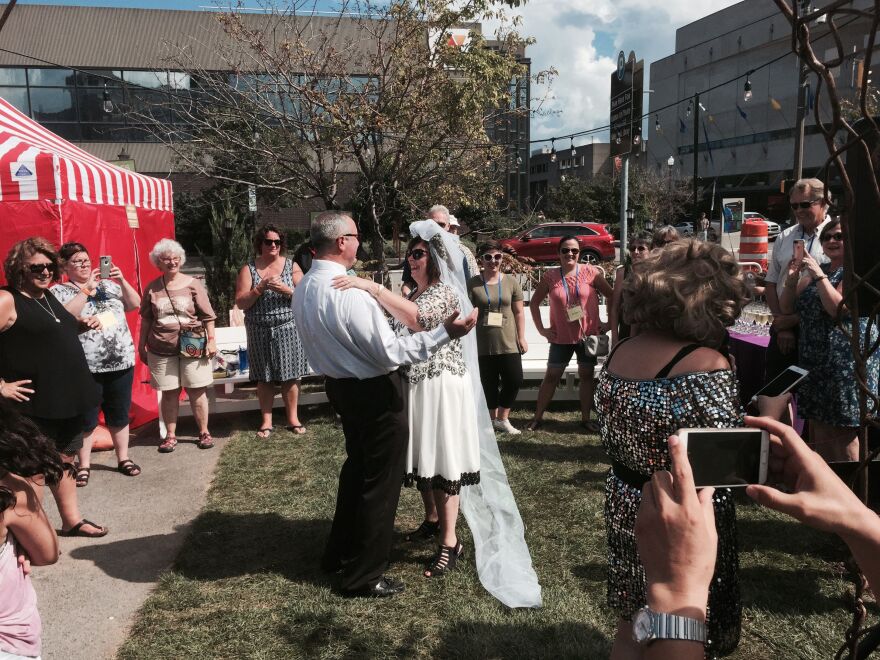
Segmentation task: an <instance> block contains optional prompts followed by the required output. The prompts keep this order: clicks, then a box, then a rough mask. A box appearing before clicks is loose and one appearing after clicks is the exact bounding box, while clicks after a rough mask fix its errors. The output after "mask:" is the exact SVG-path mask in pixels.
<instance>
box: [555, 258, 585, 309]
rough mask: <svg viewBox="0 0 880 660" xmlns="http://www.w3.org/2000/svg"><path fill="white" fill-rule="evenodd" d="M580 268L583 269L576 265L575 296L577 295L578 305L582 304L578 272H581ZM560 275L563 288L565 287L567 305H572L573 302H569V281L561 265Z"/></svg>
mask: <svg viewBox="0 0 880 660" xmlns="http://www.w3.org/2000/svg"><path fill="white" fill-rule="evenodd" d="M580 269H581V267H580V266H575V267H574V297H575V300H577V304H578V305H580V304H581V293H580V289H579V288H578V286H579V284H578V273H579V272H580ZM559 277H561V278H562V286H563V288H565V306H566V307H571V304H570V303H569V296H568V283H567V282H566V281H565V273H563V272H562V267H561V266H560V268H559Z"/></svg>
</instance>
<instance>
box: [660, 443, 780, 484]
mask: <svg viewBox="0 0 880 660" xmlns="http://www.w3.org/2000/svg"><path fill="white" fill-rule="evenodd" d="M676 435H677V436H678V438H679V441H680V442H681V444H682V445H683V446H684V448H685V450H686V452H687V457H688V460H689V461H690V464H691V470H692V471H693V474H694V484H695V485H696V486H697V488H701V487H703V486H716V487H718V488H735V487H740V486H747V485H749V484H763V483H766V482H767V463H768V460H769V454H770V436H769V434H768V433H767V432H766V431H763V430H761V429H752V428H743V429H717V428H698V429H679V430H678V432H677V433H676Z"/></svg>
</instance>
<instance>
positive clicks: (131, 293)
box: [68, 266, 141, 312]
mask: <svg viewBox="0 0 880 660" xmlns="http://www.w3.org/2000/svg"><path fill="white" fill-rule="evenodd" d="M110 279H113V280H116V281H117V284H119V288H120V289H122V306H123V307H124V308H125V311H126V312H130V311H131V310H133V309H137V308H138V306H139V305H140V304H141V296H140V294H139V293H138V292H137V291H136V290H135V288H134V287H133V286H132V285H131V284H129V283H128V280H127V279H125V276H124V275H123V274H122V270H121V269H120V268H119V266H113V268H111V269H110ZM68 311H70V310H68Z"/></svg>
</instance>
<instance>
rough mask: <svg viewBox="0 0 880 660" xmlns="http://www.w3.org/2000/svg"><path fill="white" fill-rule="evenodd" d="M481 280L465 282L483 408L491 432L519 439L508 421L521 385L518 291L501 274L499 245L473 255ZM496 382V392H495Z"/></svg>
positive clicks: (522, 321)
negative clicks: (473, 315)
mask: <svg viewBox="0 0 880 660" xmlns="http://www.w3.org/2000/svg"><path fill="white" fill-rule="evenodd" d="M477 254H479V255H480V262H481V263H482V265H483V274H482V275H477V276H475V277H472V278H471V280H470V282H468V295H469V296H470V299H471V302H472V303H473V304H474V307H476V308H478V309H479V310H480V316H479V321H478V322H477V353H478V355H479V363H480V381H481V382H482V385H483V393H484V394H485V395H486V405H487V406H488V407H489V417H491V418H492V426H493V427H494V428H495V430H496V431H501V432H502V433H512V434H518V433H520V431H519V429H517V428H515V427H514V426H513V425H512V424H511V423H510V419H509V415H510V408H511V407H512V406H513V402H514V401H516V395H517V394H518V393H519V388H520V386H521V385H522V381H523V371H522V360H521V358H520V355H522V354H523V353H525V352H526V351H527V350H529V346H528V344H527V343H526V317H525V313H524V312H523V293H522V288H521V287H520V285H519V282H517V280H516V278H515V277H505V276H504V275H503V274H502V272H501V260H502V253H501V244H500V243H498V242H497V241H486V242H485V243H483V244H482V245H480V246H479V248H478V249H477ZM499 382H500V390H499Z"/></svg>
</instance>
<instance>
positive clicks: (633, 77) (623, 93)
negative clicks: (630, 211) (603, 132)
mask: <svg viewBox="0 0 880 660" xmlns="http://www.w3.org/2000/svg"><path fill="white" fill-rule="evenodd" d="M643 89H644V61H643V60H638V61H637V60H636V54H635V51H630V52H629V57H628V58H627V57H625V56H624V54H623V51H620V53H619V54H618V55H617V68H616V70H615V71H614V73H612V74H611V121H610V122H609V123H610V125H611V136H610V137H611V139H610V142H611V147H610V154H611V157H612V158H614V157H616V156H620V158H621V159H622V160H623V165H622V168H621V173H620V258H621V259H625V258H626V247H627V245H626V244H627V232H628V227H627V217H626V210H627V208H628V207H629V154H630V152H632V150H633V148H636V149H641V146H642V92H643Z"/></svg>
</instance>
